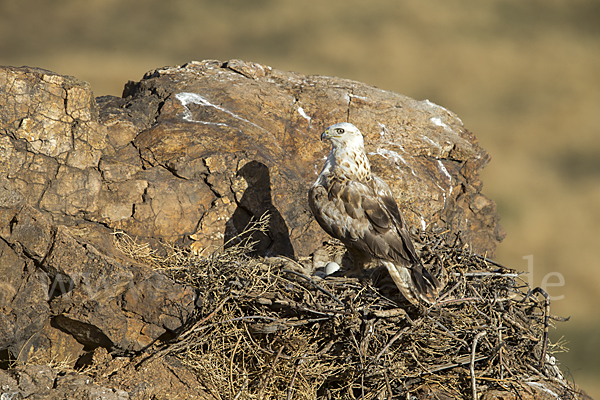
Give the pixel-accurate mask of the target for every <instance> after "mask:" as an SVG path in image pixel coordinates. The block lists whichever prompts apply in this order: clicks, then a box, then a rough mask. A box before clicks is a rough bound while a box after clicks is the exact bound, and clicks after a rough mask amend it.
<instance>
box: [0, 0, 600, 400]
mask: <svg viewBox="0 0 600 400" xmlns="http://www.w3.org/2000/svg"><path fill="white" fill-rule="evenodd" d="M231 58H239V59H243V60H246V61H254V62H260V63H264V64H267V65H270V66H272V67H274V68H278V69H283V70H293V71H297V72H300V73H303V74H320V75H329V76H339V77H343V78H349V79H353V80H357V81H362V82H366V83H368V84H372V85H375V86H378V87H380V88H382V89H385V90H390V91H394V92H398V93H402V94H404V95H407V96H410V97H413V98H415V99H419V100H422V99H429V100H431V101H433V102H435V103H437V104H440V105H442V106H444V107H446V108H448V109H450V110H452V111H453V112H455V113H456V114H457V115H458V116H459V117H460V118H461V119H462V120H463V122H464V123H465V126H466V127H467V128H468V129H469V130H471V131H472V132H474V133H475V135H476V136H477V137H478V138H479V140H480V144H481V145H482V146H483V147H484V148H485V149H487V150H488V151H489V152H490V154H491V155H492V158H493V160H492V162H491V163H490V164H489V165H488V166H487V167H486V169H485V170H484V172H483V173H482V178H483V182H484V193H485V194H486V195H487V196H488V197H490V198H492V199H493V200H495V201H496V202H497V204H498V211H499V213H500V215H501V217H502V221H501V223H502V225H503V226H504V228H505V230H506V231H507V233H508V236H507V237H506V239H505V241H504V242H503V243H502V244H501V245H500V246H499V248H498V251H497V257H496V259H497V261H499V262H501V263H503V264H504V265H506V266H508V267H511V268H515V269H519V270H531V271H532V272H533V274H530V279H531V283H533V284H534V285H535V286H539V285H545V286H546V289H547V291H548V292H549V294H550V295H551V296H553V297H554V298H555V300H554V301H553V303H552V313H553V314H557V315H562V316H569V315H570V316H571V317H572V318H571V321H570V322H567V323H564V324H559V326H558V329H555V330H553V331H552V333H551V335H552V336H551V337H552V338H553V340H554V341H556V340H557V339H558V338H560V337H561V336H563V335H564V336H565V338H566V340H567V341H568V342H569V343H568V344H567V346H568V347H569V348H570V349H571V351H570V352H569V353H568V354H564V355H562V356H560V359H561V361H563V363H564V364H565V366H564V368H563V370H565V371H567V373H569V372H570V374H571V377H572V378H574V380H575V382H576V383H578V384H580V385H581V386H582V387H583V388H584V389H586V390H587V391H588V392H589V393H590V395H592V396H593V397H595V398H598V399H600V383H598V382H597V381H599V380H600V379H599V378H598V377H599V376H600V361H599V360H600V311H599V306H598V303H599V302H600V261H599V256H600V254H599V249H600V228H599V227H600V128H599V125H600V124H599V117H600V1H598V0H529V1H523V0H488V1H478V0H432V1H426V2H425V1H419V0H407V1H397V0H373V1H368V2H367V1H359V0H329V1H317V0H305V1H288V0H253V1H248V0H235V1H231V0H227V1H224V0H221V1H207V0H202V1H198V0H196V1H193V0H173V1H161V0H143V1H142V0H131V1H122V0H121V1H117V0H87V1H79V0H57V1H43V0H38V1H35V0H19V1H16V0H2V1H0V64H1V65H11V66H21V65H28V66H35V67H42V68H45V69H49V70H52V71H54V72H57V73H60V74H64V75H73V76H75V77H77V78H79V79H82V80H85V81H88V82H90V83H91V85H92V89H93V90H94V93H95V95H96V96H100V95H106V94H111V95H116V96H120V94H121V91H122V89H123V85H124V84H125V82H127V80H140V79H141V78H142V76H143V74H144V73H145V72H146V71H148V70H151V69H154V68H158V67H162V66H167V65H168V66H173V65H178V64H183V63H185V62H187V61H191V60H198V61H199V60H203V59H218V60H223V61H224V60H228V59H231ZM331 122H332V123H333V122H334V121H331ZM531 256H533V258H532V257H531ZM524 257H526V258H524ZM561 283H564V284H563V285H561ZM553 284H554V286H552V285H553Z"/></svg>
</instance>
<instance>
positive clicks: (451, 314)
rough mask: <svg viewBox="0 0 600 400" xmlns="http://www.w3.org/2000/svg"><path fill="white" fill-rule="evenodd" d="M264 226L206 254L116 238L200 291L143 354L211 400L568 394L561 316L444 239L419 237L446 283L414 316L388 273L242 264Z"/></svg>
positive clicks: (510, 277)
mask: <svg viewBox="0 0 600 400" xmlns="http://www.w3.org/2000/svg"><path fill="white" fill-rule="evenodd" d="M267 223H268V219H267V218H263V219H261V220H260V221H255V222H253V223H252V224H251V226H249V227H248V228H247V230H246V232H245V233H244V234H243V235H242V236H241V237H238V238H237V241H236V242H235V243H233V242H232V243H228V244H227V245H226V246H224V247H223V248H221V249H219V251H217V252H215V253H213V254H212V255H211V256H209V257H200V256H195V255H193V254H191V253H190V252H188V251H185V250H182V249H176V248H171V251H170V254H169V255H168V256H165V257H159V256H157V255H156V254H155V253H152V252H149V251H147V248H145V247H143V246H141V247H140V246H139V245H137V244H136V243H135V241H133V240H131V239H130V238H128V237H126V236H125V235H123V234H119V235H116V238H117V240H116V243H117V245H118V246H119V248H120V249H121V250H122V251H124V252H125V253H128V254H129V255H130V256H134V257H136V258H138V259H140V260H141V261H146V262H148V263H149V264H151V265H153V266H154V267H155V268H158V269H160V270H161V271H163V273H165V274H166V275H168V276H169V277H171V278H172V279H174V280H176V281H178V282H181V283H184V284H186V285H190V286H193V287H196V288H197V289H198V295H199V299H198V314H197V317H196V318H195V320H194V323H192V324H190V325H189V326H187V327H186V328H185V329H184V330H182V331H181V332H179V334H178V336H177V337H176V339H174V340H173V341H172V342H170V343H166V344H164V345H163V346H162V348H160V349H158V350H157V353H155V354H154V355H153V356H165V355H171V356H175V357H177V358H178V359H180V360H181V362H183V363H184V364H185V365H187V366H189V367H190V368H192V369H193V370H194V371H196V373H197V374H198V375H199V377H200V381H201V382H203V383H204V384H205V386H206V388H205V389H206V390H207V391H208V392H210V393H211V394H212V395H213V396H214V397H215V398H217V399H224V398H230V399H263V398H265V399H266V398H273V399H283V398H287V399H292V398H293V399H315V398H323V399H355V398H362V399H392V398H399V397H400V398H408V394H409V393H418V392H423V391H425V392H427V391H430V390H435V391H438V393H439V392H442V393H445V394H447V395H449V396H452V397H458V398H471V397H472V396H475V392H482V391H484V390H487V389H501V390H509V391H511V390H512V391H517V392H518V391H522V390H526V391H527V386H528V385H529V386H535V385H537V384H538V383H536V382H541V381H554V383H556V384H558V385H559V387H561V388H563V389H564V391H563V393H562V396H566V397H565V398H576V394H575V393H574V392H573V391H572V390H571V389H570V385H568V384H567V383H566V382H565V380H564V378H563V376H562V374H561V372H560V370H559V369H558V367H557V366H556V361H555V359H554V357H553V354H554V353H556V352H558V351H561V350H563V348H562V346H561V343H550V341H549V340H548V328H549V327H551V326H552V325H553V322H554V321H556V320H561V318H558V317H554V316H552V315H550V314H549V303H548V300H547V295H545V293H544V292H543V291H541V290H540V289H533V290H532V289H531V288H529V287H528V286H527V284H526V283H525V281H524V280H523V279H521V278H520V276H519V273H517V272H516V271H514V270H510V269H507V268H504V267H502V266H500V265H498V264H495V263H494V262H493V261H491V260H488V259H486V258H485V257H482V256H479V255H476V254H473V253H472V252H470V251H469V249H468V246H461V245H459V244H458V243H450V244H449V243H448V240H447V238H446V236H445V235H444V233H441V234H440V233H434V232H420V233H418V234H416V235H415V236H414V238H415V241H416V244H417V247H420V254H421V258H422V260H423V261H424V263H425V264H426V265H427V266H428V268H429V269H430V270H432V271H434V273H435V274H436V275H437V276H438V277H440V279H441V280H442V281H443V282H444V283H445V285H444V289H443V290H442V292H441V294H440V297H439V300H438V302H437V303H436V304H435V305H433V306H431V307H429V308H421V309H415V308H411V307H409V306H408V305H407V304H408V303H403V302H401V301H400V299H399V298H398V297H397V296H398V292H397V290H396V289H395V287H394V285H393V283H392V281H391V279H389V277H388V276H387V273H386V272H385V269H381V268H374V269H373V270H370V271H367V273H366V274H365V275H366V276H365V277H364V279H361V280H358V279H357V278H349V277H344V276H343V275H341V274H340V275H338V276H329V277H326V278H319V277H317V276H307V275H306V274H303V273H301V272H299V271H303V269H302V268H299V267H300V265H299V264H298V263H297V262H295V261H292V260H288V259H285V258H270V259H265V258H260V257H251V256H249V253H251V251H252V245H253V241H252V234H260V232H261V231H264V229H265V227H266V224H267ZM138 247H139V251H138V249H137V248H138ZM331 247H332V248H335V247H336V246H335V244H334V245H332V246H331ZM338 251H339V249H338ZM296 267H298V268H296ZM544 295H545V296H544ZM467 394H468V395H467ZM475 398H476V397H475Z"/></svg>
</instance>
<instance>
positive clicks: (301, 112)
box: [298, 107, 311, 125]
mask: <svg viewBox="0 0 600 400" xmlns="http://www.w3.org/2000/svg"><path fill="white" fill-rule="evenodd" d="M298 114H300V116H301V117H302V118H304V119H305V120H307V121H308V124H309V125H310V120H311V118H310V117H309V116H308V115H306V112H304V109H303V108H302V107H298Z"/></svg>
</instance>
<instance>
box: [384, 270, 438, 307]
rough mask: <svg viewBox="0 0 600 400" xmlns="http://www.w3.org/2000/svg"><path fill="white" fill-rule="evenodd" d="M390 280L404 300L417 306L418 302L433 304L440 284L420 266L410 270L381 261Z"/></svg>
mask: <svg viewBox="0 0 600 400" xmlns="http://www.w3.org/2000/svg"><path fill="white" fill-rule="evenodd" d="M382 263H383V265H385V267H386V268H387V270H388V272H389V273H390V275H391V277H392V279H393V280H394V283H395V284H396V286H398V289H399V290H400V292H401V293H402V295H403V296H404V297H405V298H406V300H408V301H410V302H411V303H412V304H415V305H418V304H419V301H423V302H425V303H427V304H433V303H435V300H436V299H437V297H438V291H439V289H440V283H439V282H438V280H437V279H436V278H435V276H433V275H431V274H430V273H429V271H428V270H427V269H426V268H425V267H423V265H422V264H415V265H413V266H412V267H410V268H407V267H403V266H400V265H396V264H394V263H393V262H391V261H384V260H382Z"/></svg>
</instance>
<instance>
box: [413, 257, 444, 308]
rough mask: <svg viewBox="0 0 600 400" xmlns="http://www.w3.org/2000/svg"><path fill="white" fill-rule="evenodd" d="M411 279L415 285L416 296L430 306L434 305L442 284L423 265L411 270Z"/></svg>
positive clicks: (415, 266) (414, 266)
mask: <svg viewBox="0 0 600 400" xmlns="http://www.w3.org/2000/svg"><path fill="white" fill-rule="evenodd" d="M410 277H411V279H412V281H413V284H414V289H415V292H416V295H417V296H418V297H419V298H420V299H421V300H423V301H424V302H426V303H428V304H433V303H435V301H436V300H437V298H438V294H439V290H440V286H441V285H440V282H439V281H438V280H437V278H436V277H435V276H433V275H431V273H430V272H429V271H428V270H427V268H425V267H424V266H423V265H422V264H420V263H419V264H416V265H413V266H412V267H411V268H410Z"/></svg>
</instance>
